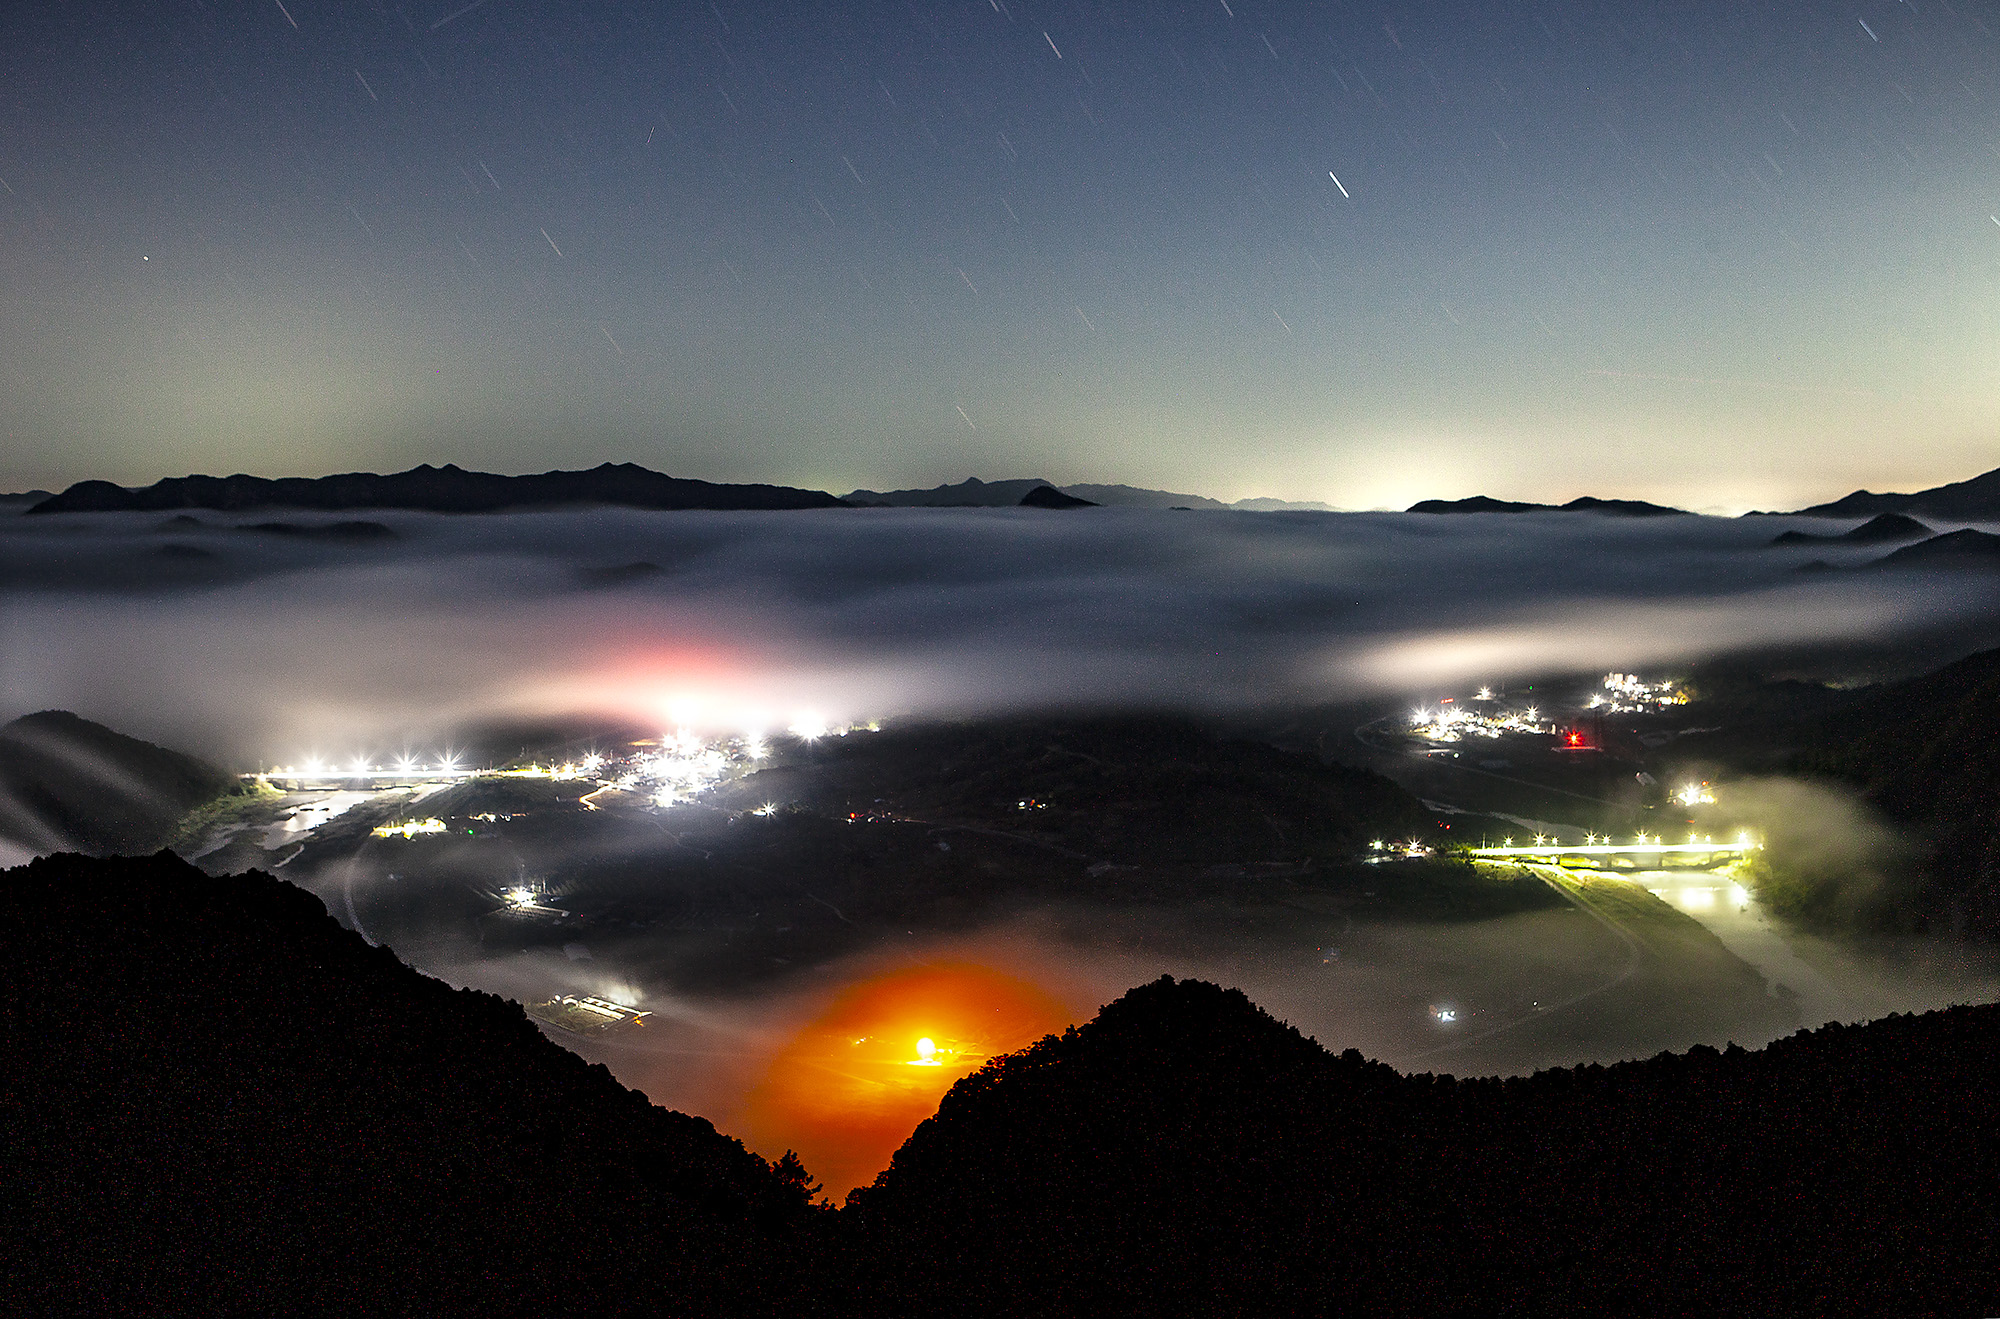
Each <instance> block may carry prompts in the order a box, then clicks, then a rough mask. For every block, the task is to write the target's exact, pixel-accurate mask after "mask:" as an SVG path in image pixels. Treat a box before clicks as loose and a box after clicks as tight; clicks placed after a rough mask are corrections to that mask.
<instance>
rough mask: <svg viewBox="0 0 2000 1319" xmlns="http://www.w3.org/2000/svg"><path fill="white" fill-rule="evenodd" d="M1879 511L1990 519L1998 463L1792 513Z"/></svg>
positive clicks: (1999, 497)
mask: <svg viewBox="0 0 2000 1319" xmlns="http://www.w3.org/2000/svg"><path fill="white" fill-rule="evenodd" d="M1879 513H1903V514H1909V515H1915V516H1923V517H1933V518H1939V519H1942V520H1943V521H1946V522H1991V521H1994V520H1996V519H2000V467H1996V468H1994V469H1993V470H1992V471H1990V472H1988V473H1986V474H1985V475H1984V476H1975V477H1973V478H1972V479H1971V480H1969V481H1954V482H1952V483H1951V484H1950V485H1940V486H1933V487H1932V488H1931V489H1929V490H1919V491H1917V492H1916V493H1915V494H1908V495H1878V494H1875V493H1874V492H1873V491H1869V490H1856V491H1855V492H1854V493H1853V494H1851V495H1847V496H1845V497H1843V498H1840V499H1836V500H1834V501H1833V502H1832V503H1831V504H1814V505H1813V506H1812V507H1811V508H1802V509H1800V510H1799V511H1798V513H1797V514H1795V516H1798V517H1813V518H1868V517H1874V516H1876V515H1877V514H1879Z"/></svg>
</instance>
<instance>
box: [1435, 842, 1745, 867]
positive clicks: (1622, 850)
mask: <svg viewBox="0 0 2000 1319" xmlns="http://www.w3.org/2000/svg"><path fill="white" fill-rule="evenodd" d="M1760 846H1761V844H1759V843H1757V842H1754V841H1753V840H1752V839H1751V838H1750V837H1749V835H1747V834H1742V835H1738V836H1737V837H1736V838H1734V839H1723V840H1721V841H1717V840H1715V839H1711V838H1701V839H1695V838H1691V839H1689V840H1688V841H1687V842H1685V843H1669V842H1666V841H1664V840H1663V839H1660V838H1650V839H1649V838H1647V837H1646V836H1645V835H1644V834H1641V835H1640V836H1639V840H1638V841H1637V842H1631V843H1614V842H1612V841H1611V840H1610V839H1609V838H1608V837H1607V838H1606V839H1604V840H1603V841H1602V842H1600V841H1598V840H1597V839H1596V838H1595V837H1594V836H1593V837H1592V838H1591V841H1589V842H1586V843H1555V842H1550V841H1548V840H1546V839H1541V838H1537V839H1536V840H1535V841H1534V842H1533V843H1530V844H1525V845H1522V846H1518V847H1517V846H1515V844H1514V840H1513V839H1511V838H1510V839H1508V840H1507V842H1506V845H1505V846H1502V847H1475V848H1473V849H1472V855H1474V856H1476V857H1484V858H1487V859H1489V860H1499V859H1511V860H1517V861H1545V862H1547V863H1549V864H1550V865H1559V866H1591V867H1595V868H1598V869H1619V870H1663V869H1665V868H1667V867H1669V866H1713V865H1720V864H1721V863H1723V862H1725V861H1736V860H1740V859H1741V858H1743V857H1745V856H1748V855H1749V854H1750V853H1752V852H1754V851H1756V850H1757V849H1758V848H1759V847H1760Z"/></svg>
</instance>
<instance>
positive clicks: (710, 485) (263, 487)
mask: <svg viewBox="0 0 2000 1319" xmlns="http://www.w3.org/2000/svg"><path fill="white" fill-rule="evenodd" d="M1044 492H1046V493H1044ZM23 504H27V505H29V506H28V508H27V510H26V511H27V512H29V513H101V512H146V511H152V512H163V511H170V510H177V509H190V508H204V509H216V510H222V511H242V510H249V509H260V508H302V509H318V510H322V511H337V510H345V509H360V508H385V509H396V508H400V509H414V510H419V511H425V512H436V513H488V512H500V511H503V510H517V509H536V508H560V507H564V506H575V505H600V506H604V505H609V506H614V507H625V508H648V509H798V508H840V507H863V508H1018V507H1021V506H1023V505H1026V506H1028V507H1041V508H1080V507H1084V506H1087V505H1102V506H1104V507H1108V508H1158V509H1187V510H1195V509H1201V510H1210V511H1223V510H1236V511H1239V512H1260V513H1262V512H1284V511H1310V512H1337V511H1339V510H1337V509H1335V508H1334V507H1333V506H1332V505H1331V504H1325V503H1320V502H1318V501H1315V500H1285V499H1272V498H1264V497H1260V498H1254V499H1239V500H1236V501H1234V502H1233V503H1224V502H1223V501H1221V500H1219V499H1211V498H1209V497H1208V496H1206V495H1192V494H1185V493H1182V492H1180V491H1175V490H1151V489H1147V488H1145V487H1142V486H1130V485H1102V484H1079V485H1057V484H1056V483H1055V482H1053V481H1049V480H1045V479H1042V478H1039V477H1022V478H1014V479H1009V480H1004V481H982V480H980V479H979V478H978V477H970V478H968V479H966V480H964V481H960V482H957V483H956V484H952V485H940V486H931V487H929V488H926V489H910V490H855V491H852V492H850V493H849V494H847V495H846V496H844V497H841V498H836V497H835V496H833V495H831V494H828V493H826V492H825V491H822V490H800V489H796V488H794V487H790V486H776V485H719V484H716V483H714V482H709V481H697V480H691V479H687V478H683V477H673V476H664V475H662V474H660V473H658V472H654V471H649V470H648V469H646V468H644V467H639V466H637V465H635V464H633V463H618V464H613V463H604V464H602V465H600V466H597V467H593V468H591V469H589V470H588V471H576V472H566V471H556V472H543V473H541V474H540V475H535V476H499V475H495V474H493V473H490V472H468V471H464V470H462V469H461V468H458V467H456V466H453V465H451V464H449V463H447V464H446V465H444V466H443V467H432V466H430V465H428V464H426V465H424V466H421V467H414V468H411V469H410V470H409V471H407V472H399V473H396V474H394V475H390V476H378V475H375V474H374V473H370V472H349V473H345V474H342V475H339V476H322V477H282V478H278V479H275V480H273V479H268V478H265V477H258V476H243V475H238V476H224V477H216V476H183V477H171V478H168V479H166V480H163V481H156V482H154V483H153V484H152V485H149V486H144V487H139V488H127V487H124V486H118V485H113V484H112V483H111V482H109V481H80V482H78V483H77V484H75V485H73V486H71V487H69V488H68V489H67V490H64V491H63V492H61V493H60V494H55V495H50V494H48V493H47V492H45V491H39V490H36V491H28V492H25V493H22V494H14V495H0V507H14V508H18V507H20V506H21V505H23ZM1406 511H1407V512H1411V513H1596V514H1603V515H1608V516H1615V517H1676V516H1679V517H1686V516H1692V514H1690V513H1689V512H1688V511H1687V510H1686V509H1680V508H1670V507H1667V506H1666V505H1663V504H1653V503H1648V502H1646V501H1645V500H1641V499H1599V498H1596V497H1594V496H1590V495H1585V496H1583V497H1582V498H1579V499H1572V500H1570V501H1569V502H1568V503H1566V504H1540V503H1530V502H1524V501H1519V500H1510V499H1494V498H1492V497H1490V496H1487V495H1473V496H1471V497H1469V498H1466V499H1426V500H1422V501H1420V502H1418V503H1415V504H1412V505H1410V507H1409V508H1408V509H1407V510H1406ZM1884 514H1894V515H1897V516H1899V517H1903V518H1906V519H1913V518H1914V517H1915V516H1916V515H1922V516H1926V517H1931V518H1936V519H1939V520H1942V521H1947V522H1987V521H2000V468H1996V469H1995V470H1993V471H1990V472H1987V473H1986V474H1985V475H1983V476H1976V477H1973V478H1972V479H1971V480H1968V481H1958V482H1954V483H1952V484H1950V485H1942V486H1937V487H1935V488H1933V489H1930V490H1919V491H1916V492H1914V493H1911V494H1875V493H1873V492H1871V491H1867V490H1857V491H1855V492H1854V493H1853V494H1851V495H1848V496H1846V497H1845V498H1842V499H1837V500H1834V501H1833V502H1832V503H1829V504H1815V505H1813V506H1812V507H1810V508H1802V509H1798V510H1796V511H1795V512H1792V513H1768V512H1758V513H1753V514H1748V515H1746V516H1751V517H1819V518H1879V517H1880V516H1882V515H1884ZM1871 525H1872V524H1871ZM1891 525H1894V526H1898V527H1899V528H1900V526H1901V524H1884V528H1878V532H1879V534H1878V532H1871V533H1870V534H1869V537H1868V538H1871V539H1874V540H1877V541H1880V542H1882V543H1888V542H1890V541H1893V540H1896V539H1908V538H1909V537H1908V536H1905V535H1903V530H1906V529H1907V528H1901V529H1899V530H1897V531H1896V532H1895V534H1893V535H1892V534H1889V533H1888V531H1887V530H1886V527H1888V526H1891ZM1912 525H1916V526H1919V527H1921V526H1922V524H1920V523H1914V522H1913V523H1912ZM1924 530H1925V531H1927V530H1928V528H1924ZM1787 535H1792V536H1793V540H1794V541H1797V540H1800V539H1803V538H1805V537H1807V536H1808V535H1809V533H1804V532H1800V533H1796V535H1794V534H1793V533H1787ZM1822 539H1833V538H1822ZM1848 539H1850V540H1859V539H1863V538H1862V537H1860V536H1858V535H1853V536H1850V537H1848ZM1788 543H1790V542H1788Z"/></svg>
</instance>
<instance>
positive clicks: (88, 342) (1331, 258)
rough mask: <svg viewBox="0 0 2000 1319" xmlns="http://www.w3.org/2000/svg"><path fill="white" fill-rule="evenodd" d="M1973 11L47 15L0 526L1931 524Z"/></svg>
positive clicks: (119, 11)
mask: <svg viewBox="0 0 2000 1319" xmlns="http://www.w3.org/2000/svg"><path fill="white" fill-rule="evenodd" d="M1982 10H1984V13H1983V12H1982ZM1990 12H1991V11H1990V9H1989V8H1987V7H1984V6H1977V5H1974V4H1972V3H1971V2H1970V0H1953V3H1951V4H1947V3H1945V2H1944V0H1917V3H1916V4H1914V5H1912V4H1909V3H1903V2H1902V0H1863V2H1862V3H1847V4H1837V5H1835V4H1787V5H1746V4H1740V3H1734V4H1720V3H1678V4H1665V3H1603V4H1596V3H1578V2H1577V0H1552V2H1550V3H1540V4H1534V5H1526V4H1521V5H1510V4H1477V5H1474V4H1438V3H1431V4H1408V3H1391V4H1386V5H1384V4H1342V5H1319V4H1315V5H1307V4H1288V3H1266V2H1263V0H1228V3H1227V5H1225V4H1224V2H1223V0H1205V2H1203V3H1189V4H1173V5H1169V4H1157V5H1147V6H1136V5H1134V6H1114V5H1104V4H1082V3H1031V2H1030V0H945V2H944V3H918V2H916V0H912V2H911V3H881V4H873V3H852V2H846V0H843V2H841V3H829V4H822V5H811V6H803V5H760V6H745V5H735V4H727V3H722V2H721V0H717V3H715V4H709V3H707V2H706V0H699V2H698V3H675V4H666V5H636V4H609V3H534V2H531V0H484V2H483V3H479V4H476V5H472V6H469V7H468V6H467V5H465V3H464V0H436V2H435V3H419V2H418V0H403V2H402V3H400V4H396V3H388V0H384V3H382V4H379V5H377V4H372V3H363V4H336V3H330V2H329V0H283V4H282V5H281V4H280V3H279V0H248V2H245V3H234V2H226V0H225V2H217V0H209V2H208V3H195V2H194V0H176V2H170V3H163V4H157V5H150V4H149V5H139V4H76V5H61V6H57V5H41V6H38V7H37V8H36V9H35V10H34V11H33V12H30V13H27V14H22V13H18V12H16V13H13V14H12V15H11V17H10V18H9V19H8V20H7V24H8V26H7V28H6V29H5V31H6V36H5V39H4V41H0V86H4V88H5V91H4V93H0V95H4V98H5V100H4V104H5V122H6V124H7V130H6V132H5V134H4V136H0V181H4V188H0V267H4V270H5V272H6V275H5V278H4V280H0V436H4V442H5V455H6V456H5V460H4V462H0V486H7V487H10V488H23V487H26V486H31V485H39V486H45V487H55V486H61V485H63V484H66V483H68V482H70V481H72V480H77V479H81V478H84V477H105V478H109V479H112V480H117V481H121V482H125V483H128V484H129V483H142V482H148V481H151V480H154V479H157V478H158V477H161V476H167V475H179V474H184V473H187V472H193V471H204V472H225V471H239V470H242V471H253V472H258V473H262V474H266V475H282V474H317V473H323V472H330V471H341V470H353V469H357V468H360V469H375V470H386V469H396V468H402V467H406V466H410V465H413V464H415V463H417V462H420V461H433V462H443V461H455V462H458V463H460V464H462V465H465V466H472V467H480V468H485V469H488V470H495V471H533V470H543V469H546V468H549V467H558V466H562V467H572V466H584V465H592V464H595V463H597V462H599V461H603V460H606V459H611V460H626V459H630V460H633V461H637V462H641V463H644V464H646V465H648V466H651V467H655V468H659V469H661V470H666V471H671V472H674V473H676V474H680V475H689V476H700V477H706V478H710V479H717V480H765V481H777V482H783V483H787V484H798V485H807V486H814V487H818V488H824V489H832V490H835V491H837V492H838V491H844V490H847V489H851V488H853V487H856V486H869V487H875V488H884V487H889V486H898V485H918V484H925V485H927V484H932V483H935V482H938V481H942V480H956V479H959V478H961V477H963V476H966V475H981V476H986V477H989V478H999V477H1008V476H1020V475H1041V476H1046V477H1049V478H1051V479H1054V480H1057V481H1072V482H1075V481H1126V482H1130V483H1133V484H1141V485H1152V486H1162V487H1166V488H1170V489H1178V490H1186V491H1192V492H1196V493H1202V494H1208V495H1213V496H1216V497H1220V498H1234V497H1240V496H1245V495H1253V494H1271V495H1280V496H1285V497H1290V498H1299V499H1323V500H1326V501H1329V502H1331V503H1334V504H1336V505H1340V506H1344V507H1379V506H1390V505H1394V506H1400V505H1402V504H1406V503H1408V502H1411V501H1412V500H1414V499H1417V498H1422V497H1427V496H1456V495H1465V494H1472V493H1475V492H1484V493H1489V494H1493V495H1499V496H1506V497H1513V498H1545V499H1566V498H1569V497H1571V496H1574V495H1577V494H1583V493H1595V494H1600V495H1624V496H1638V497H1648V498H1657V499H1661V500H1665V501H1669V502H1674V503H1678V504H1681V505H1683V506H1688V507H1697V508H1703V509H1712V510H1738V509H1742V508H1746V507H1752V506H1764V507H1770V506H1785V507H1794V506H1797V505H1799V504H1803V503H1807V502H1811V501H1813V500H1816V499H1820V498H1825V497H1830V496H1835V495H1839V494H1841V493H1844V492H1846V491H1847V490H1849V489H1852V488H1855V487H1856V486H1863V485H1865V486H1871V487H1874V488H1878V489H1883V488H1900V489H1910V488H1917V487H1921V486H1925V485H1932V484H1937V483H1940V482H1943V481H1947V480H1954V479H1959V478H1962V477H1965V476H1969V475H1972V474H1973V473H1975V472H1978V471H1982V470H1985V469H1987V468H1990V467H1992V466H1994V465H1996V461H2000V443H1996V436H2000V388H1996V386H2000V219H1996V218H1994V217H1995V216H1996V214H2000V77H1996V73H2000V31H1996V29H2000V18H1991V19H1989V18H1987V17H1986V14H1990ZM1332 175H1338V178H1339V182H1338V184H1336V182H1335V181H1334V178H1333V177H1332ZM1343 190H1344V193H1345V195H1343Z"/></svg>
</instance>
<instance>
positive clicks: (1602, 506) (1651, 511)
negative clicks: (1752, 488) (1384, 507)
mask: <svg viewBox="0 0 2000 1319" xmlns="http://www.w3.org/2000/svg"><path fill="white" fill-rule="evenodd" d="M1404 511H1405V512H1409V513H1607V514H1610V515H1612V516H1615V517H1627V518H1657V517H1692V516H1693V515H1692V514H1691V513H1689V512H1688V511H1687V510H1686V509H1684V508H1668V507H1667V506H1666V505H1664V504H1649V503H1647V502H1646V501H1645V500H1643V499H1596V498H1593V497H1591V496H1590V495H1585V496H1583V497H1582V498H1581V499H1572V500H1570V501H1569V502H1568V503H1567V504H1521V503H1516V502H1514V501H1513V500H1510V499H1489V498H1488V497H1486V496H1485V495H1474V496H1472V497H1471V498H1470V499H1426V500H1423V501H1422V502H1420V503H1416V504H1412V505H1410V506H1409V508H1407V509H1405V510H1404Z"/></svg>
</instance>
